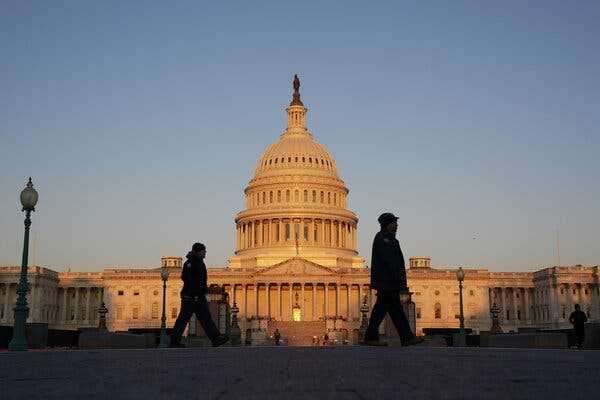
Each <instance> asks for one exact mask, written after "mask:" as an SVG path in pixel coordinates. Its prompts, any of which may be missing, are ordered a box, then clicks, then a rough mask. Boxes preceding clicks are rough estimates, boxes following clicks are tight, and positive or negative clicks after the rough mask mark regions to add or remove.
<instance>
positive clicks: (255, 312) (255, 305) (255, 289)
mask: <svg viewBox="0 0 600 400" xmlns="http://www.w3.org/2000/svg"><path fill="white" fill-rule="evenodd" d="M254 316H255V317H257V318H258V282H257V283H255V284H254Z"/></svg>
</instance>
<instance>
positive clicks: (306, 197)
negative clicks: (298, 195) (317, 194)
mask: <svg viewBox="0 0 600 400" xmlns="http://www.w3.org/2000/svg"><path fill="white" fill-rule="evenodd" d="M307 201H308V190H305V191H304V202H305V203H306V202H307Z"/></svg>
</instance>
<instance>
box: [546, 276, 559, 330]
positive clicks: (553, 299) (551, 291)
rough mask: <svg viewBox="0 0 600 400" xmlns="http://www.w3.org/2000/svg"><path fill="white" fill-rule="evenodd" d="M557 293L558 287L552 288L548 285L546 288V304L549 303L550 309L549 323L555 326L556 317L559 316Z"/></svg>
mask: <svg viewBox="0 0 600 400" xmlns="http://www.w3.org/2000/svg"><path fill="white" fill-rule="evenodd" d="M557 292H558V293H560V292H559V288H558V286H554V285H550V287H549V288H548V302H549V303H550V307H549V314H550V315H549V316H548V317H549V321H548V322H550V323H551V324H555V323H558V316H559V312H560V310H559V305H558V293H557Z"/></svg>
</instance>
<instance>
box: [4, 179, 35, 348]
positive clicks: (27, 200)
mask: <svg viewBox="0 0 600 400" xmlns="http://www.w3.org/2000/svg"><path fill="white" fill-rule="evenodd" d="M37 201H38V193H37V191H36V190H35V189H34V188H33V183H32V182H31V178H29V182H27V186H26V187H25V189H23V191H22V192H21V205H22V206H23V209H22V211H25V236H24V239H23V259H22V261H21V278H20V280H19V286H18V287H17V294H18V297H17V304H16V305H15V308H14V310H15V324H14V328H13V337H12V339H11V341H10V343H9V344H8V350H10V351H26V350H27V339H26V338H25V322H26V321H27V316H28V314H29V307H27V290H28V289H29V284H28V283H27V258H28V255H29V227H30V226H31V218H30V215H31V212H32V211H35V205H36V204H37Z"/></svg>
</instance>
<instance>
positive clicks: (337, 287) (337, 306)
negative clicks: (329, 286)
mask: <svg viewBox="0 0 600 400" xmlns="http://www.w3.org/2000/svg"><path fill="white" fill-rule="evenodd" d="M338 315H340V285H339V284H338V283H336V284H335V316H336V317H337V316H338Z"/></svg>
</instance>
